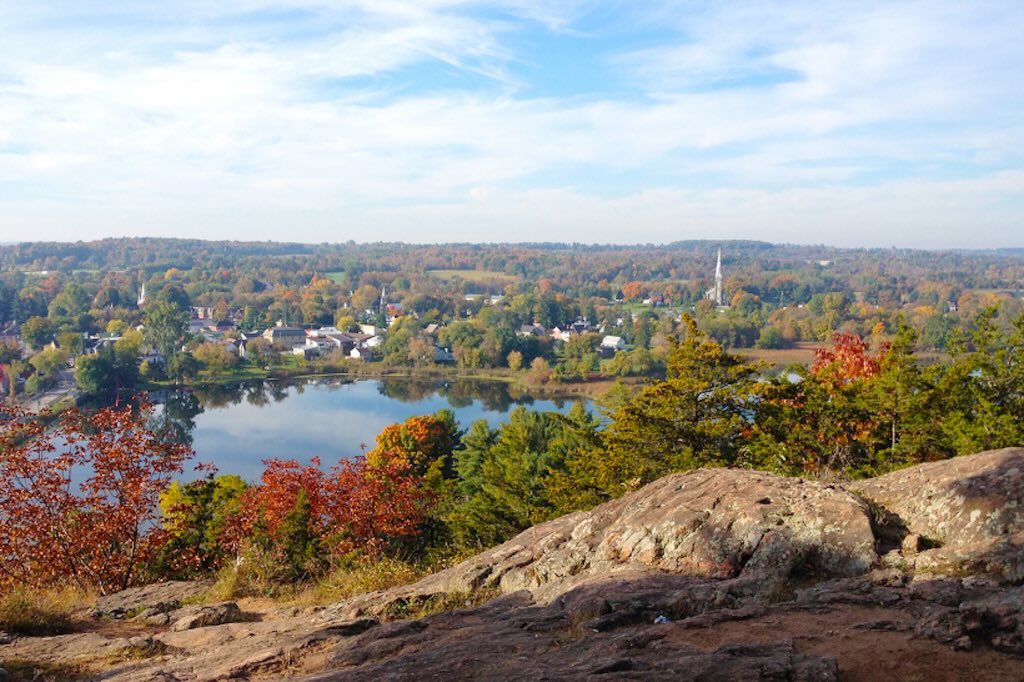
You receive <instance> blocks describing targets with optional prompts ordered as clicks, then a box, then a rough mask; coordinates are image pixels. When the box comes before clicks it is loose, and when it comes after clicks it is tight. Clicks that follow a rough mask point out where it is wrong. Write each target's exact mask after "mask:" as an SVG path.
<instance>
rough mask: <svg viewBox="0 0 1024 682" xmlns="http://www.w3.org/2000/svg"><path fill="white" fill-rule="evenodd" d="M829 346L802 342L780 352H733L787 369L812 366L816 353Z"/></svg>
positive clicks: (746, 349)
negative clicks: (795, 366) (791, 366)
mask: <svg viewBox="0 0 1024 682" xmlns="http://www.w3.org/2000/svg"><path fill="white" fill-rule="evenodd" d="M827 346H828V344H827V343H816V342H810V341H802V342H800V343H798V344H796V346H794V347H793V348H782V349H779V350H771V349H768V348H733V349H732V350H731V352H732V353H735V354H736V355H740V356H743V357H744V358H747V359H748V360H760V361H763V362H767V363H768V364H769V365H771V366H773V367H786V366H787V365H810V364H811V363H812V362H814V351H815V350H817V349H819V348H825V347H827Z"/></svg>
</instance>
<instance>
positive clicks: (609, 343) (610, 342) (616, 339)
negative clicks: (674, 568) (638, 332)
mask: <svg viewBox="0 0 1024 682" xmlns="http://www.w3.org/2000/svg"><path fill="white" fill-rule="evenodd" d="M601 348H605V349H608V350H612V351H620V350H625V348H626V342H625V341H623V340H622V337H621V336H610V335H609V336H606V337H604V338H603V339H601Z"/></svg>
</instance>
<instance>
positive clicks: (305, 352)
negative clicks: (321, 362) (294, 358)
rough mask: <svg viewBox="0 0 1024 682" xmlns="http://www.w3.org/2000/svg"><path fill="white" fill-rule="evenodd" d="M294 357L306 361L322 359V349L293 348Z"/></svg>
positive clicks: (315, 347) (309, 347) (317, 347)
mask: <svg viewBox="0 0 1024 682" xmlns="http://www.w3.org/2000/svg"><path fill="white" fill-rule="evenodd" d="M292 355H299V356H301V357H302V358H304V359H306V360H312V359H313V358H318V357H320V347H319V346H316V345H313V346H295V348H292Z"/></svg>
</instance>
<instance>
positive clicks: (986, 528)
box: [847, 448, 1024, 583]
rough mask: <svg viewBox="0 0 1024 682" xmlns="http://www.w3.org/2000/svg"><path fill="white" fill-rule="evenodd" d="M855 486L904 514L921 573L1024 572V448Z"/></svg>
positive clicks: (906, 548) (1014, 575) (1016, 576)
mask: <svg viewBox="0 0 1024 682" xmlns="http://www.w3.org/2000/svg"><path fill="white" fill-rule="evenodd" d="M847 487H848V488H849V490H851V491H853V492H855V493H857V494H859V495H861V496H862V497H864V498H865V499H867V500H869V501H870V502H871V503H872V504H874V505H875V506H876V507H878V508H881V509H883V510H884V511H885V512H888V513H889V514H891V515H894V516H895V517H896V523H898V524H899V525H901V526H902V528H903V532H904V533H905V534H906V537H905V538H904V539H903V555H904V557H905V558H906V559H907V561H908V567H909V568H911V569H912V570H913V571H915V572H916V573H918V574H919V575H933V576H942V575H987V576H991V577H993V578H996V579H998V580H1000V581H1002V582H1007V583H1014V582H1018V581H1020V580H1022V579H1024V448H1005V449H1002V450H992V451H990V452H982V453H979V454H976V455H968V456H963V457H954V458H952V459H947V460H943V461H939V462H929V463H927V464H921V465H918V466H914V467H910V468H908V469H903V470H900V471H896V472H893V473H891V474H887V475H885V476H880V477H878V478H872V479H868V480H866V481H857V482H855V483H851V484H850V485H848V486H847Z"/></svg>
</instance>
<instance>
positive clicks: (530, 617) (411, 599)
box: [0, 450, 1024, 682]
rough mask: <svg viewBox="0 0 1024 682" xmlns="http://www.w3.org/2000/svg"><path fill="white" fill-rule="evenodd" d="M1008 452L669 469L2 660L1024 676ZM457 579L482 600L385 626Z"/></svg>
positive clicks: (572, 673)
mask: <svg viewBox="0 0 1024 682" xmlns="http://www.w3.org/2000/svg"><path fill="white" fill-rule="evenodd" d="M1022 452H1024V451H1021V450H1003V451H998V452H992V453H983V454H981V455H975V456H972V457H963V458H959V459H956V460H950V461H946V462H937V463H934V464H927V465H922V466H920V467H914V468H911V469H907V470H904V471H900V472H896V473H894V474H890V475H889V476H885V477H881V478H878V479H873V480H870V481H865V482H860V483H857V484H853V485H850V486H847V487H843V486H831V485H824V484H819V483H814V482H808V481H802V480H799V479H791V478H780V477H777V476H772V475H770V474H764V473H758V472H751V471H738V470H724V469H717V470H699V471H693V472H688V473H685V474H677V475H673V476H668V477H666V478H663V479H661V480H659V481H656V482H654V483H652V484H651V485H649V486H647V487H645V488H643V489H642V490H639V491H637V492H635V493H632V494H630V495H627V496H625V497H623V498H621V499H619V500H614V501H612V502H608V503H606V504H604V505H601V506H599V507H597V508H595V509H593V510H591V511H589V512H580V513H576V514H570V515H568V516H565V517H562V518H560V519H556V520H554V521H551V522H549V523H545V524H541V525H539V526H536V527H534V528H531V529H529V530H528V531H526V532H524V533H522V534H520V535H519V536H517V537H516V538H514V539H513V540H511V541H509V542H507V543H505V544H503V545H500V546H498V547H495V548H493V549H491V550H488V551H486V552H484V553H482V554H480V555H478V556H476V557H474V558H472V559H470V560H468V561H465V562H463V563H461V564H459V565H457V566H455V567H452V568H450V569H448V570H446V571H442V572H440V573H437V574H435V575H432V576H429V577H427V578H425V579H424V580H421V581H419V582H417V583H415V584H413V585H410V586H406V587H403V588H397V589H392V590H387V591H383V592H377V593H372V594H368V595H362V596H359V597H356V598H354V599H350V600H347V601H345V602H343V603H340V604H335V605H332V606H329V607H326V608H312V609H306V610H299V609H294V608H293V609H276V610H271V611H264V612H263V613H261V614H259V615H258V616H256V615H254V614H242V613H241V612H240V610H238V609H237V607H235V609H232V608H231V607H230V606H228V605H225V604H222V605H214V606H202V607H199V606H191V607H184V608H182V607H180V603H181V599H182V598H184V597H179V598H175V597H173V596H171V595H168V594H164V593H162V592H159V590H158V589H157V588H154V590H156V591H155V592H151V593H145V594H146V596H145V597H143V596H141V595H140V594H136V593H129V594H128V595H123V596H115V597H112V598H110V599H109V600H107V601H103V600H101V604H102V608H100V605H98V607H97V608H98V610H101V611H102V612H103V613H105V614H107V616H106V618H111V617H114V618H122V619H124V618H126V617H127V616H130V615H132V614H135V620H133V621H125V620H118V621H114V622H115V623H116V624H117V625H118V626H119V627H131V628H136V627H146V628H148V631H147V632H143V633H140V632H138V631H137V630H133V631H132V632H131V633H130V634H131V636H127V635H128V634H129V633H125V632H110V633H106V634H101V633H98V632H93V633H85V634H76V635H66V636H64V638H60V637H55V638H20V639H16V640H15V641H13V642H11V643H9V644H7V645H4V646H2V647H0V657H10V658H13V659H34V658H41V659H43V660H49V661H55V662H57V663H64V662H69V661H72V662H81V661H83V660H87V657H88V651H89V650H92V651H96V652H100V655H101V656H102V657H103V660H104V661H106V663H105V666H104V667H105V668H106V670H105V672H104V673H102V675H101V676H100V678H99V679H104V680H119V681H121V682H134V681H142V680H153V679H159V680H167V681H181V682H184V681H185V680H190V681H191V680H224V679H282V678H296V679H306V680H310V681H317V682H325V681H327V680H418V679H424V678H428V679H429V678H437V679H471V678H472V679H510V680H520V679H521V680H527V679H529V680H536V679H545V680H583V679H587V680H590V679H602V678H604V677H605V676H607V677H608V678H609V679H611V678H616V679H619V678H625V679H654V680H657V679H666V680H667V679H673V680H678V679H682V680H698V679H699V680H726V679H728V680H734V679H735V680H778V679H789V680H833V679H839V678H840V677H841V676H842V677H844V678H848V679H909V678H914V679H929V680H957V679H974V678H977V677H981V676H983V677H984V678H985V679H992V680H1020V679H1024V608H1022V606H1021V604H1022V601H1024V592H1022V590H1024V588H1021V587H1019V586H1016V587H1008V586H1007V583H1008V582H1014V581H1019V580H1020V579H1021V578H1020V577H1015V576H1020V565H1021V561H1022V549H1021V545H1020V542H1019V541H1020V534H1021V532H1022V530H1024V523H1022V517H1021V510H1020V504H1021V501H1022V499H1024V494H1022V493H1024V488H1022V486H1024V473H1022V470H1024V467H1021V466H1019V465H1020V462H1021V453H1022ZM880 554H881V556H880ZM193 588H194V586H193V587H192V588H189V587H186V586H182V585H179V586H176V587H173V588H170V587H169V588H166V589H168V590H170V589H181V590H186V591H187V590H189V589H193ZM469 593H475V594H477V595H479V594H481V593H487V594H494V595H496V598H494V599H492V600H491V601H488V602H487V603H484V604H483V605H480V606H476V607H469V606H468V604H467V607H466V608H461V609H456V610H451V611H446V612H442V613H438V614H435V615H432V616H429V617H426V618H422V619H420V620H398V619H397V618H398V617H400V614H402V613H404V612H407V609H408V608H409V607H410V606H415V605H417V604H421V603H423V602H430V600H433V599H443V600H444V602H443V603H445V604H449V603H452V602H454V601H460V602H461V600H462V599H464V598H465V597H466V596H468V595H469ZM105 599H106V598H105ZM118 600H120V601H118ZM236 611H238V612H236ZM222 612H223V613H222ZM217 614H220V615H217ZM225 614H227V615H225ZM185 616H189V619H188V620H187V621H182V620H181V619H182V618H184V617H185ZM222 616H224V618H222ZM224 619H226V620H230V621H241V622H228V623H224V624H213V623H215V622H217V621H218V620H224ZM157 621H159V622H160V623H161V625H160V626H159V627H156V626H155V624H156V623H157ZM176 622H187V623H191V624H194V625H195V626H196V627H194V629H181V628H184V625H182V626H181V628H179V627H178V626H175V627H173V628H168V626H170V625H171V624H172V623H176ZM137 624H138V625H137ZM47 657H49V658H47Z"/></svg>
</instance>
